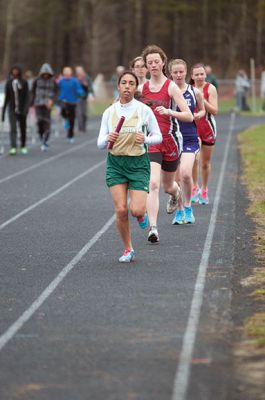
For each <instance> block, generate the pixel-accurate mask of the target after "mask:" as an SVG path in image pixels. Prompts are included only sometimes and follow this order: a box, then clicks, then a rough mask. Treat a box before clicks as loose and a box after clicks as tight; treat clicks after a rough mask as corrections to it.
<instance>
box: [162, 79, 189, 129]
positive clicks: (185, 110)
mask: <svg viewBox="0 0 265 400" xmlns="http://www.w3.org/2000/svg"><path fill="white" fill-rule="evenodd" d="M168 94H169V95H170V97H172V98H173V100H174V102H175V104H176V105H177V106H178V108H179V109H180V111H173V110H171V109H168V115H171V116H172V117H174V118H177V119H178V120H180V121H183V122H192V121H193V115H192V112H191V111H190V109H189V106H188V105H187V103H186V101H185V99H184V97H183V95H182V93H181V91H180V89H179V88H178V86H177V85H176V84H175V83H174V82H170V84H169V87H168Z"/></svg>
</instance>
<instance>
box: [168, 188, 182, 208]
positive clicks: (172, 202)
mask: <svg viewBox="0 0 265 400" xmlns="http://www.w3.org/2000/svg"><path fill="white" fill-rule="evenodd" d="M180 194H181V189H180V187H179V186H178V190H177V192H176V194H175V196H172V195H170V196H169V199H168V202H167V208H166V210H167V213H168V214H173V212H174V211H176V209H177V208H178V199H179V196H180Z"/></svg>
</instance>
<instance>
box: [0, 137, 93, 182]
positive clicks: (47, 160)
mask: <svg viewBox="0 0 265 400" xmlns="http://www.w3.org/2000/svg"><path fill="white" fill-rule="evenodd" d="M96 140H97V138H94V139H91V140H88V141H87V142H84V143H81V144H79V145H77V146H74V147H72V148H71V149H69V150H66V151H64V152H63V153H60V154H56V155H55V156H52V157H49V158H46V159H45V160H42V161H40V162H38V163H36V164H33V165H31V166H30V167H28V168H24V169H22V170H20V171H18V172H15V173H14V174H12V175H9V176H6V177H5V178H2V179H0V183H3V182H6V181H9V180H10V179H12V178H15V177H17V176H19V175H22V174H25V173H26V172H29V171H32V170H33V169H35V168H38V167H41V166H42V165H44V164H48V163H49V162H51V161H54V160H57V159H58V158H61V157H63V156H65V155H66V154H70V153H73V152H74V151H76V150H79V149H80V148H82V147H84V146H87V145H89V144H91V143H93V142H95V141H96Z"/></svg>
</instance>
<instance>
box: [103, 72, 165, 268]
mask: <svg viewBox="0 0 265 400" xmlns="http://www.w3.org/2000/svg"><path fill="white" fill-rule="evenodd" d="M137 87H138V79H137V76H136V75H135V74H134V73H133V72H130V71H127V72H126V71H125V72H124V73H123V74H121V76H120V78H119V80H118V90H119V100H118V101H116V102H115V103H114V104H112V105H111V106H110V107H109V108H107V109H106V110H105V112H104V114H103V117H102V121H101V127H100V132H99V136H98V142H97V145H98V148H100V149H106V148H107V146H108V143H113V147H112V149H110V150H109V152H108V157H107V171H106V182H107V186H108V187H109V189H110V193H111V195H112V199H113V202H114V207H115V213H116V224H117V228H118V231H119V233H120V235H121V238H122V241H123V245H124V253H123V254H122V256H121V257H120V258H119V261H120V262H122V263H125V262H128V263H129V262H132V261H134V259H135V252H134V249H133V245H132V240H131V232H130V222H129V217H128V194H129V195H130V206H129V207H130V211H131V214H132V216H133V217H135V218H137V221H138V223H139V226H140V228H142V229H145V228H147V227H148V218H147V213H146V198H147V193H148V191H149V179H150V160H149V157H148V154H147V147H146V145H150V144H155V143H160V142H161V141H162V135H161V132H160V130H159V127H158V124H157V121H156V118H155V116H154V114H153V112H152V110H151V109H150V108H149V107H147V106H146V105H145V104H143V103H142V102H140V101H138V100H136V99H134V94H135V92H136V91H137ZM122 116H123V117H125V120H124V123H123V126H122V128H121V131H120V134H118V133H117V131H116V128H117V125H118V121H119V120H120V118H121V117H122Z"/></svg>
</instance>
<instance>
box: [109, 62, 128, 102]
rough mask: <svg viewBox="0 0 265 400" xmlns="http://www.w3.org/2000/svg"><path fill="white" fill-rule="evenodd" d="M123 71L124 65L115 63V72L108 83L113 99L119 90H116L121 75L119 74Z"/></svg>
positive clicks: (114, 99) (116, 96) (115, 98)
mask: <svg viewBox="0 0 265 400" xmlns="http://www.w3.org/2000/svg"><path fill="white" fill-rule="evenodd" d="M124 71H125V67H124V66H123V65H117V67H116V69H115V72H114V73H113V74H112V76H111V79H110V83H111V86H112V91H113V101H116V100H117V99H118V96H119V91H118V81H119V78H120V76H121V74H122V73H123V72H124Z"/></svg>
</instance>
